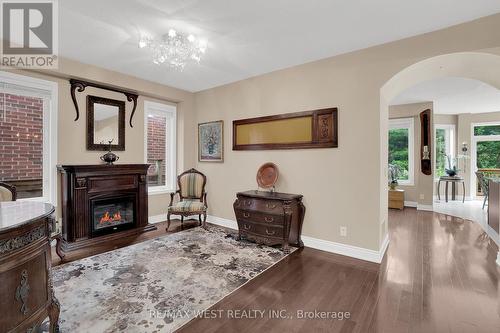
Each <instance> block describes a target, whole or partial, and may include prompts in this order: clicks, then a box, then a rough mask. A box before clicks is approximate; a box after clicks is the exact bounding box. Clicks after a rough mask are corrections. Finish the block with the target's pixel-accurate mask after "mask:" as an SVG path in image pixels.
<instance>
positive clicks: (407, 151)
mask: <svg viewBox="0 0 500 333" xmlns="http://www.w3.org/2000/svg"><path fill="white" fill-rule="evenodd" d="M413 141H414V140H413V118H401V119H389V164H393V165H396V166H397V167H398V169H399V176H398V182H399V184H401V185H413Z"/></svg>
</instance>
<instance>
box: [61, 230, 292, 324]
mask: <svg viewBox="0 0 500 333" xmlns="http://www.w3.org/2000/svg"><path fill="white" fill-rule="evenodd" d="M226 234H227V232H226V231H224V230H223V229H220V228H217V227H210V228H209V230H204V229H202V228H200V227H198V228H194V229H189V230H186V231H181V232H178V233H175V234H170V235H165V236H164V237H160V238H157V239H153V240H149V241H146V242H143V243H139V244H135V245H131V246H128V247H125V248H121V249H118V250H114V251H111V252H107V253H103V254H99V255H96V256H93V257H89V258H85V259H82V260H78V261H74V262H71V263H68V264H65V265H61V266H57V267H55V268H54V269H53V282H54V288H55V293H56V297H57V298H58V299H59V302H60V303H61V315H60V325H61V332H72V333H73V332H92V333H97V332H170V331H174V330H175V329H178V328H179V327H180V326H182V325H183V324H185V323H187V322H188V321H189V320H191V319H192V318H193V317H195V316H196V315H199V314H200V312H201V311H203V310H206V309H207V308H209V307H210V306H211V305H213V304H215V303H216V302H217V301H219V300H220V299H222V298H223V297H224V296H226V295H228V294H229V293H231V292H232V291H234V290H235V289H236V288H238V287H240V286H241V285H242V284H244V283H245V282H247V281H248V280H250V279H252V278H254V277H255V276H257V275H258V274H259V273H261V272H262V271H264V270H265V269H267V268H269V267H270V266H272V265H273V264H275V263H276V262H278V261H279V260H281V259H282V258H284V257H285V255H284V254H283V253H282V252H281V251H280V250H279V249H275V248H271V247H267V246H260V245H256V244H253V243H248V242H237V241H235V240H234V239H232V238H228V237H226ZM292 250H293V248H292Z"/></svg>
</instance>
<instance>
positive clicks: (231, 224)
mask: <svg viewBox="0 0 500 333" xmlns="http://www.w3.org/2000/svg"><path fill="white" fill-rule="evenodd" d="M207 222H208V223H212V224H216V225H220V226H221V227H225V228H229V229H234V230H238V223H236V221H233V220H228V219H224V218H222V217H217V216H212V215H208V216H207Z"/></svg>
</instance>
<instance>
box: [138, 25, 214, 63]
mask: <svg viewBox="0 0 500 333" xmlns="http://www.w3.org/2000/svg"><path fill="white" fill-rule="evenodd" d="M139 48H141V49H142V48H149V49H150V50H151V51H152V52H153V62H154V63H155V64H157V65H160V64H166V65H168V66H170V67H172V68H174V69H177V70H181V71H182V70H183V69H184V67H185V66H186V65H187V64H188V63H190V62H194V63H199V62H200V60H201V57H202V56H203V54H204V53H205V51H206V50H207V41H206V40H202V39H198V38H196V37H195V36H193V35H186V34H183V33H180V32H177V31H175V30H174V29H170V30H169V31H168V34H165V35H164V36H163V37H162V38H161V40H155V39H153V38H151V37H147V36H143V37H141V39H140V40H139Z"/></svg>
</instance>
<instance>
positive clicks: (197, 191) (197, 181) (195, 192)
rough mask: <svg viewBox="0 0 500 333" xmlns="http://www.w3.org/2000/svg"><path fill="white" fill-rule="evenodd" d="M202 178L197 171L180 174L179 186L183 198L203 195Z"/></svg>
mask: <svg viewBox="0 0 500 333" xmlns="http://www.w3.org/2000/svg"><path fill="white" fill-rule="evenodd" d="M203 183H204V178H203V176H202V175H201V174H199V173H194V172H193V173H187V174H184V175H181V177H180V179H179V187H180V192H181V196H182V197H184V198H201V196H202V195H203Z"/></svg>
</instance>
